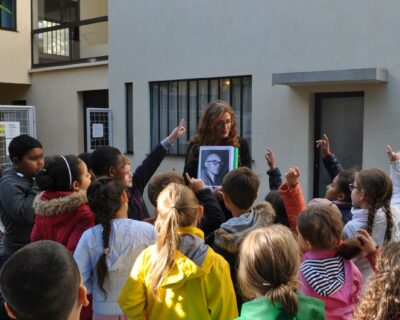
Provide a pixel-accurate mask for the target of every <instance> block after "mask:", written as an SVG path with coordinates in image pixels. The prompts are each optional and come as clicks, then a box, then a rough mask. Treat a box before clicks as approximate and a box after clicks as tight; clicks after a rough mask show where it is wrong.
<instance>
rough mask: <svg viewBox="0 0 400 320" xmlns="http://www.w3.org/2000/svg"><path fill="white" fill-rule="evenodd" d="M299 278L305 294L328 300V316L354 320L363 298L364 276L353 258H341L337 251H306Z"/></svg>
mask: <svg viewBox="0 0 400 320" xmlns="http://www.w3.org/2000/svg"><path fill="white" fill-rule="evenodd" d="M300 281H301V290H302V293H303V294H304V295H306V296H310V297H314V298H317V299H320V300H322V301H324V302H325V310H326V318H327V319H330V320H339V319H340V320H342V319H348V320H351V319H353V313H354V309H355V306H356V304H357V303H358V301H359V298H360V293H361V288H362V275H361V273H360V271H359V270H358V269H357V267H356V266H355V265H354V264H353V263H352V262H351V261H350V260H345V259H342V258H340V257H338V256H337V252H336V250H315V251H309V252H306V253H305V254H304V255H303V263H302V265H301V272H300Z"/></svg>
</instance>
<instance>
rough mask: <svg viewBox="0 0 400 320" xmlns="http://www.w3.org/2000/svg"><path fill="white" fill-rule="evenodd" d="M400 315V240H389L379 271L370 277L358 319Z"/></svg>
mask: <svg viewBox="0 0 400 320" xmlns="http://www.w3.org/2000/svg"><path fill="white" fill-rule="evenodd" d="M399 315H400V242H389V243H387V244H386V245H385V246H384V247H383V248H382V252H381V253H380V256H379V259H378V262H377V273H376V274H375V275H373V276H371V277H370V278H369V283H368V287H367V289H366V293H365V296H364V299H363V301H362V302H361V304H360V305H359V306H358V308H357V310H356V313H355V315H354V319H356V320H367V319H374V320H392V319H397V318H398V316H399Z"/></svg>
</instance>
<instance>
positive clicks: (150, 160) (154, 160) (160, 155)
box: [133, 119, 186, 194]
mask: <svg viewBox="0 0 400 320" xmlns="http://www.w3.org/2000/svg"><path fill="white" fill-rule="evenodd" d="M183 121H184V120H183V119H182V120H181V121H180V122H179V125H178V126H177V127H176V128H175V129H174V130H172V131H171V133H170V134H169V136H168V137H166V138H165V139H164V140H162V141H161V143H159V144H158V145H157V146H156V147H155V149H154V150H153V151H151V152H150V153H149V154H148V155H147V157H146V159H144V161H143V162H142V164H141V165H140V166H139V167H137V169H136V170H135V173H134V174H133V181H134V184H135V186H136V187H138V188H139V191H140V193H141V194H143V190H144V188H145V187H146V185H147V183H148V182H149V180H150V179H151V177H152V176H153V174H154V172H156V170H157V169H158V167H159V166H160V164H161V162H162V161H163V159H164V157H165V156H166V154H167V150H168V148H169V147H170V146H171V145H172V144H173V143H174V141H175V140H177V139H179V137H180V136H182V135H183V134H184V133H185V131H186V129H185V127H184V126H183Z"/></svg>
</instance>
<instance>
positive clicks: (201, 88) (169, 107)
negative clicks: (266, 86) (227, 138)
mask: <svg viewBox="0 0 400 320" xmlns="http://www.w3.org/2000/svg"><path fill="white" fill-rule="evenodd" d="M217 99H220V100H225V101H227V102H228V103H230V105H231V106H232V107H233V109H234V111H235V114H236V119H237V124H238V133H239V134H240V136H241V137H243V138H245V139H246V140H247V142H248V143H249V146H251V76H240V77H224V78H209V79H190V80H176V81H158V82H150V112H151V145H152V148H153V147H155V146H156V144H157V143H159V142H160V141H161V140H162V139H163V138H165V137H166V136H167V135H168V134H169V132H170V131H171V130H172V129H173V128H175V127H176V125H177V124H178V122H179V119H181V118H184V119H185V126H186V137H182V138H181V139H179V144H175V145H174V146H173V147H172V148H171V149H170V154H174V155H185V153H186V148H187V144H186V143H187V141H189V140H190V139H191V138H192V137H193V136H194V135H195V133H196V131H197V124H198V121H199V119H200V116H201V114H202V112H203V110H204V108H205V106H206V105H207V104H208V103H209V102H210V101H212V100H217Z"/></svg>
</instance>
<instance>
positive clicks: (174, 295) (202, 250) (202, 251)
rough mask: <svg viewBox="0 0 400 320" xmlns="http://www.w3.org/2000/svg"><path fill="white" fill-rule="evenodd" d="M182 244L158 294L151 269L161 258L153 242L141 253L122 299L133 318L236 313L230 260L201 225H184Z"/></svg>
mask: <svg viewBox="0 0 400 320" xmlns="http://www.w3.org/2000/svg"><path fill="white" fill-rule="evenodd" d="M178 233H179V235H180V239H181V241H180V242H181V245H180V247H179V250H178V251H177V252H176V255H175V259H174V264H173V266H172V268H171V270H169V272H168V274H167V275H166V276H165V278H164V279H163V281H162V284H161V287H160V288H159V290H158V299H156V298H155V297H154V296H153V295H152V293H151V291H150V284H151V278H150V277H149V273H148V271H149V270H150V268H151V266H152V265H153V263H154V262H155V261H156V259H157V247H156V245H154V246H151V247H149V248H147V249H146V250H144V251H143V252H142V254H141V255H140V256H139V257H138V258H137V260H136V263H135V265H134V266H133V269H132V272H131V274H130V276H129V278H128V280H127V282H126V283H125V286H124V287H123V288H122V290H121V293H120V295H119V298H118V301H119V305H120V306H121V309H122V310H123V311H124V313H125V315H126V316H127V317H128V318H129V319H149V320H156V319H157V320H158V319H168V320H174V319H202V320H206V319H233V318H235V317H237V315H238V313H237V306H236V299H235V293H234V290H233V285H232V280H231V278H230V275H229V266H228V264H227V262H226V261H225V260H224V259H223V258H222V257H221V256H220V255H218V254H216V253H215V252H214V250H213V249H211V248H210V247H208V246H207V245H206V244H204V241H203V237H204V236H203V232H202V231H201V230H200V229H197V228H195V227H182V228H179V231H178Z"/></svg>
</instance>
